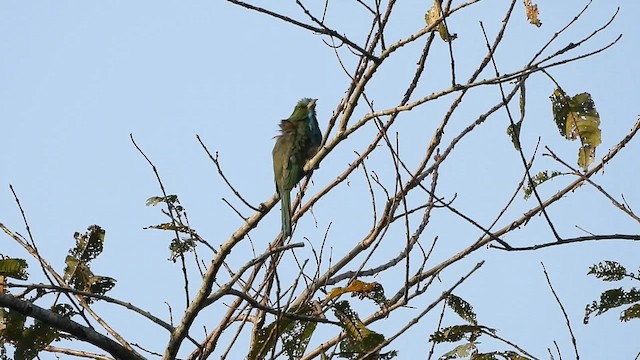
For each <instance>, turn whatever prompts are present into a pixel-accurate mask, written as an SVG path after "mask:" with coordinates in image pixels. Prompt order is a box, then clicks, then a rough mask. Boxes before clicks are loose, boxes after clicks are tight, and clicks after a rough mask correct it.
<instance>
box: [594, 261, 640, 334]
mask: <svg viewBox="0 0 640 360" xmlns="http://www.w3.org/2000/svg"><path fill="white" fill-rule="evenodd" d="M587 274H589V275H594V276H595V277H596V278H598V279H602V281H606V282H615V281H621V280H623V279H625V278H629V279H632V280H634V281H640V268H639V269H638V272H637V274H634V273H632V272H628V271H627V269H626V268H625V267H624V266H622V265H621V264H619V263H618V262H615V261H609V260H605V261H603V262H600V263H598V264H595V265H593V266H591V267H590V268H589V272H588V273H587ZM625 305H630V306H628V307H626V308H625V309H624V310H623V311H622V312H621V314H620V321H625V322H626V321H630V320H632V319H638V318H640V289H638V288H636V287H632V288H630V289H629V290H625V289H623V288H622V287H620V288H616V289H609V290H606V291H604V292H603V293H602V294H601V295H600V301H593V302H592V303H591V304H589V305H587V306H586V308H585V314H584V323H585V324H588V323H589V318H590V317H591V315H595V316H598V315H601V314H604V313H605V312H607V311H609V310H611V309H615V308H618V307H621V306H625Z"/></svg>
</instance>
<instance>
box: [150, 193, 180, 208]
mask: <svg viewBox="0 0 640 360" xmlns="http://www.w3.org/2000/svg"><path fill="white" fill-rule="evenodd" d="M162 202H163V203H167V205H169V206H172V205H173V204H175V203H176V202H178V196H177V195H167V196H152V197H150V198H148V199H147V202H146V205H147V206H156V205H158V204H159V203H162Z"/></svg>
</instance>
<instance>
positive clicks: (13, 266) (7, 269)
mask: <svg viewBox="0 0 640 360" xmlns="http://www.w3.org/2000/svg"><path fill="white" fill-rule="evenodd" d="M0 256H2V255H0ZM28 266H29V265H28V264H27V261H26V260H25V259H11V258H3V259H0V277H10V278H14V279H19V280H27V278H28V277H29V274H28V273H27V267H28ZM0 283H1V282H0ZM0 285H1V284H0Z"/></svg>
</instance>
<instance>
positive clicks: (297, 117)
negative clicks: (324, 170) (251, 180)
mask: <svg viewBox="0 0 640 360" xmlns="http://www.w3.org/2000/svg"><path fill="white" fill-rule="evenodd" d="M316 101H317V99H309V98H304V99H301V100H300V101H298V103H297V104H296V107H295V109H294V110H293V113H292V114H291V116H289V118H288V119H286V120H282V121H280V132H281V134H280V135H278V136H276V144H275V145H274V146H273V152H272V155H273V174H274V177H275V181H276V191H277V192H278V194H279V195H280V199H281V200H282V204H281V206H282V233H283V236H284V237H289V236H291V190H292V189H293V188H294V187H295V186H296V184H297V183H298V182H299V181H300V180H301V179H302V178H303V177H304V164H305V163H306V161H307V160H308V159H310V158H312V157H313V155H315V153H316V151H317V150H318V147H319V146H320V142H321V141H322V133H321V132H320V128H319V127H318V120H317V119H316Z"/></svg>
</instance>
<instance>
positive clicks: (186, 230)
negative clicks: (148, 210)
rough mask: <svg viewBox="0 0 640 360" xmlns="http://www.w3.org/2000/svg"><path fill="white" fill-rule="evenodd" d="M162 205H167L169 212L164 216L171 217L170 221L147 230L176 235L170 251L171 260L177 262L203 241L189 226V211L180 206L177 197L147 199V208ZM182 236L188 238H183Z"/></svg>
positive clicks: (148, 227) (149, 227)
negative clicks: (169, 232)
mask: <svg viewBox="0 0 640 360" xmlns="http://www.w3.org/2000/svg"><path fill="white" fill-rule="evenodd" d="M161 203H164V204H166V205H167V211H165V212H164V214H165V215H167V217H169V219H170V221H169V222H165V223H162V224H157V225H151V226H147V227H146V228H145V229H157V230H164V231H171V232H173V233H174V234H175V237H174V238H173V239H172V240H171V243H170V244H169V251H170V252H171V256H170V257H169V260H171V261H173V262H176V260H177V259H178V258H180V257H182V256H184V254H185V253H188V252H192V251H194V250H195V248H196V246H197V244H198V242H199V241H200V242H202V239H201V238H200V236H199V235H198V233H197V232H196V230H195V229H193V228H191V226H189V224H188V222H187V220H186V219H187V211H186V209H185V208H184V207H183V206H182V204H180V200H179V199H178V196H177V195H167V196H153V197H150V198H149V199H147V206H156V205H158V204H161ZM180 234H183V235H186V236H182V237H181V236H180Z"/></svg>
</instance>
